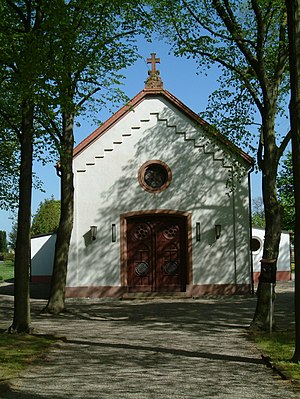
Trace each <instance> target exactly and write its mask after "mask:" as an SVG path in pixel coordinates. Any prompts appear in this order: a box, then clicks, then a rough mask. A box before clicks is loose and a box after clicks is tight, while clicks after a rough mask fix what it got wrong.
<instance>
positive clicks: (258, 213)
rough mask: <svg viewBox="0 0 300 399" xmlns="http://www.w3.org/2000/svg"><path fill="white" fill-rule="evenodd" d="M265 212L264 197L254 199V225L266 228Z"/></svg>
mask: <svg viewBox="0 0 300 399" xmlns="http://www.w3.org/2000/svg"><path fill="white" fill-rule="evenodd" d="M265 224H266V221H265V212H264V204H263V199H262V198H261V197H257V198H254V199H253V200H252V225H253V226H255V227H261V228H265Z"/></svg>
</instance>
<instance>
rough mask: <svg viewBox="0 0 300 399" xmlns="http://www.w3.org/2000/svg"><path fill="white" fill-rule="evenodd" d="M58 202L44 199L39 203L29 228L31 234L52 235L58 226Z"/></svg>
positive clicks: (52, 199)
mask: <svg viewBox="0 0 300 399" xmlns="http://www.w3.org/2000/svg"><path fill="white" fill-rule="evenodd" d="M59 219H60V201H58V200H55V199H54V198H51V199H45V200H44V201H43V202H41V203H40V205H39V208H38V210H37V213H36V214H35V215H34V217H33V220H32V226H31V234H32V235H39V234H49V233H54V232H55V231H56V230H57V228H58V225H59Z"/></svg>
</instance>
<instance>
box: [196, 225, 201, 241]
mask: <svg viewBox="0 0 300 399" xmlns="http://www.w3.org/2000/svg"><path fill="white" fill-rule="evenodd" d="M200 234H201V233H200V222H196V241H200V237H201V236H200Z"/></svg>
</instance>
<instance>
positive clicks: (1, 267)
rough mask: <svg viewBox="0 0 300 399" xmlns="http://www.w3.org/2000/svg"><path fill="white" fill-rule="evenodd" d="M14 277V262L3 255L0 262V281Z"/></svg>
mask: <svg viewBox="0 0 300 399" xmlns="http://www.w3.org/2000/svg"><path fill="white" fill-rule="evenodd" d="M13 278H14V262H13V261H12V260H8V259H6V257H4V262H3V263H0V281H7V280H12V279H13Z"/></svg>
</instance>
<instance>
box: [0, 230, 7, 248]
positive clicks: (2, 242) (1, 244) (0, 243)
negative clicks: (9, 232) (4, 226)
mask: <svg viewBox="0 0 300 399" xmlns="http://www.w3.org/2000/svg"><path fill="white" fill-rule="evenodd" d="M0 252H7V241H6V231H2V230H1V231H0Z"/></svg>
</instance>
